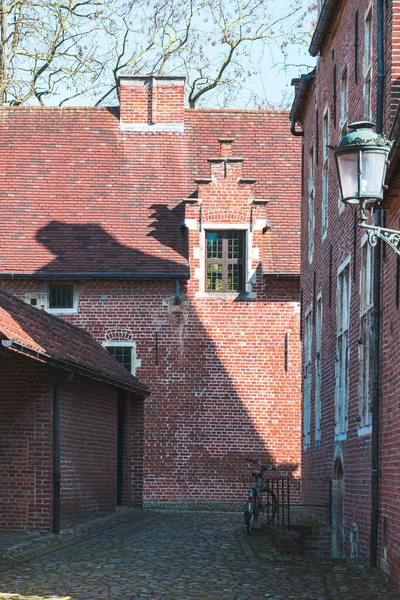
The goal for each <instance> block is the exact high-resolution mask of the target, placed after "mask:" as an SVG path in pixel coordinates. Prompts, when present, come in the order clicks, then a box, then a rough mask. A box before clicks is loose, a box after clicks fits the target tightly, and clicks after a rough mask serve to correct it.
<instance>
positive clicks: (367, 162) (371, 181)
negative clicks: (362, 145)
mask: <svg viewBox="0 0 400 600" xmlns="http://www.w3.org/2000/svg"><path fill="white" fill-rule="evenodd" d="M385 163H386V153H383V152H374V151H363V153H362V185H361V193H362V195H363V196H366V197H368V196H369V195H371V196H373V197H376V196H380V197H382V184H383V175H384V172H385Z"/></svg>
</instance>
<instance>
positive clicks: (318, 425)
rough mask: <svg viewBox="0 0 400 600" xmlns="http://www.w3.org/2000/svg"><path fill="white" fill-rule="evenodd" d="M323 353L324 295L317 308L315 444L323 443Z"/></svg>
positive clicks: (318, 297)
mask: <svg viewBox="0 0 400 600" xmlns="http://www.w3.org/2000/svg"><path fill="white" fill-rule="evenodd" d="M321 352H322V294H321V292H320V293H319V294H318V296H317V303H316V306H315V443H316V445H319V444H320V442H321Z"/></svg>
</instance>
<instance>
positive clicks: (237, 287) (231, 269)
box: [227, 265, 243, 292]
mask: <svg viewBox="0 0 400 600" xmlns="http://www.w3.org/2000/svg"><path fill="white" fill-rule="evenodd" d="M242 281H243V267H242V265H228V282H227V288H228V290H229V291H235V292H239V291H241V289H242Z"/></svg>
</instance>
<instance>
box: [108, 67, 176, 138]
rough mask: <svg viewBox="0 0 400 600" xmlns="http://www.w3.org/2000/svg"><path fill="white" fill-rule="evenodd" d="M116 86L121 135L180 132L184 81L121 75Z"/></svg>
mask: <svg viewBox="0 0 400 600" xmlns="http://www.w3.org/2000/svg"><path fill="white" fill-rule="evenodd" d="M119 83H120V128H121V129H122V130H123V131H144V132H147V131H156V132H157V131H171V132H178V133H179V132H183V131H184V110H185V108H184V99H185V93H184V87H185V77H182V76H177V75H150V76H143V75H121V76H120V78H119Z"/></svg>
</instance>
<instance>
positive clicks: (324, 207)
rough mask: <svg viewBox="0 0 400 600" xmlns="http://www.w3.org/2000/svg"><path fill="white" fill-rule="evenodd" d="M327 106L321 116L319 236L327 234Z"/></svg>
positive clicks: (324, 237)
mask: <svg viewBox="0 0 400 600" xmlns="http://www.w3.org/2000/svg"><path fill="white" fill-rule="evenodd" d="M328 144H329V108H328V107H326V108H325V111H324V114H323V118H322V158H323V164H322V190H321V237H322V239H323V240H324V239H326V236H327V234H328V207H329V152H328V147H327V146H328Z"/></svg>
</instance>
